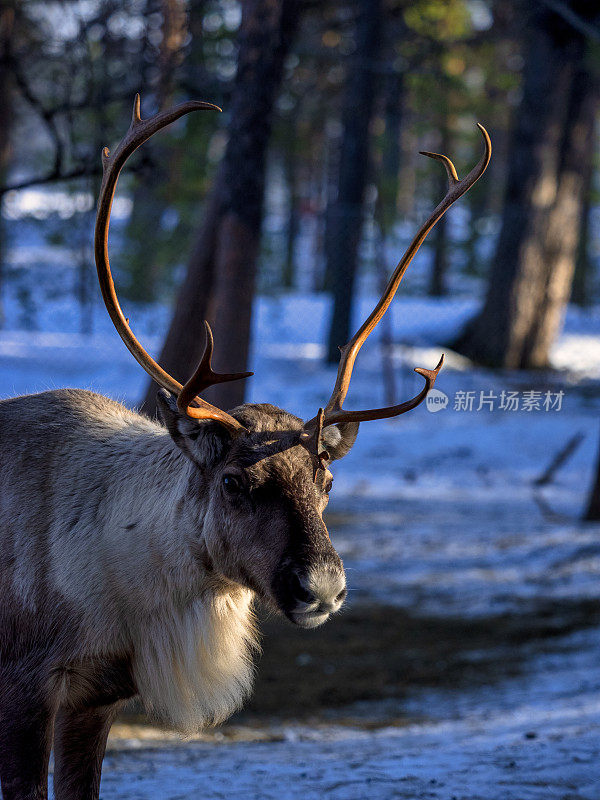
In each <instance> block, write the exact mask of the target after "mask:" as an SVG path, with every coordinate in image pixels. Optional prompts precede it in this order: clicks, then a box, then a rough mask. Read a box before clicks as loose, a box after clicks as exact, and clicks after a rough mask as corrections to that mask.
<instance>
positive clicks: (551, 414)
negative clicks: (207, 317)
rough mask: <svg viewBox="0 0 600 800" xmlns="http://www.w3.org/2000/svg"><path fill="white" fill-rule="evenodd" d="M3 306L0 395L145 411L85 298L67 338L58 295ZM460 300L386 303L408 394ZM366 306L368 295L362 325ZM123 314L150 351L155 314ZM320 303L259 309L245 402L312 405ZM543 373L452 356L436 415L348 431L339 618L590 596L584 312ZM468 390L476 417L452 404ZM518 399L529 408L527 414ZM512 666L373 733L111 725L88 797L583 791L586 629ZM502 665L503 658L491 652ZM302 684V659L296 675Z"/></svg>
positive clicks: (360, 388)
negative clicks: (186, 733)
mask: <svg viewBox="0 0 600 800" xmlns="http://www.w3.org/2000/svg"><path fill="white" fill-rule="evenodd" d="M8 305H9V307H8V308H7V319H8V323H9V324H8V327H7V329H6V330H3V331H0V396H1V397H7V396H11V395H14V394H20V393H24V392H32V391H40V390H43V389H48V388H52V387H58V386H80V387H85V388H91V389H94V390H96V391H99V392H102V393H106V394H108V395H110V396H112V397H115V398H117V399H120V400H122V401H125V402H127V403H129V404H135V402H137V401H138V400H139V398H140V396H141V394H142V391H143V388H144V385H145V379H144V375H143V373H142V371H141V369H140V368H139V367H138V366H137V364H135V362H134V361H133V359H132V358H131V356H130V355H129V353H128V352H127V351H126V350H125V348H124V346H123V345H122V344H121V341H120V339H119V338H118V336H117V335H116V333H114V331H113V329H112V327H111V325H110V323H109V322H108V321H107V320H106V319H105V313H104V312H103V311H102V309H101V308H99V307H97V308H96V309H95V310H94V317H95V333H94V334H93V335H91V336H83V335H80V334H78V333H77V332H76V331H77V326H78V321H77V314H76V312H75V310H74V309H73V308H72V306H71V305H70V304H69V303H68V302H63V301H61V300H60V299H56V300H55V301H54V302H52V303H48V304H47V305H46V306H45V307H44V308H43V310H42V311H41V313H40V314H39V315H38V317H37V325H38V328H39V329H38V330H36V331H25V330H20V329H18V326H17V321H16V320H17V313H16V311H15V310H14V307H13V306H12V304H10V303H9V304H8ZM474 309H475V304H474V303H473V302H472V301H470V300H464V299H459V300H455V301H451V300H444V301H431V300H427V299H424V298H417V297H408V298H407V297H403V298H401V297H399V298H398V299H397V300H396V301H395V303H394V307H393V319H394V325H393V327H394V334H395V339H396V341H397V342H399V344H398V345H396V347H395V350H394V360H395V363H396V366H397V377H398V381H397V383H398V386H397V389H398V393H399V395H401V397H403V398H404V397H409V396H412V395H413V394H415V393H416V392H417V391H418V390H419V389H420V386H421V383H422V381H421V379H420V378H419V377H418V376H416V375H414V374H413V373H412V372H411V368H412V367H413V366H417V365H420V366H427V367H432V366H434V365H435V363H436V362H437V360H438V357H439V353H440V352H441V347H440V343H441V342H444V341H447V340H448V339H449V338H451V336H452V335H453V333H455V332H456V331H457V330H458V328H459V327H460V325H461V324H462V323H463V322H464V320H466V319H467V318H468V317H469V316H470V315H471V314H472V313H473V310H474ZM367 311H368V300H366V299H365V300H364V301H363V302H362V303H361V308H359V309H357V321H359V320H360V318H361V315H362V317H363V318H364V316H365V315H366V312H367ZM126 313H127V314H129V315H130V316H131V318H132V327H133V328H134V330H136V331H139V332H140V336H141V338H142V340H143V341H144V343H145V344H146V346H147V347H148V348H149V349H150V351H153V352H156V350H157V349H158V347H159V345H160V341H161V336H162V333H163V331H164V326H165V324H166V319H167V312H166V311H165V310H164V309H158V310H157V309H153V310H151V311H148V310H143V309H140V310H136V309H131V310H130V309H126ZM327 313H328V308H327V305H326V302H325V300H324V299H323V298H319V297H314V296H306V295H289V296H286V297H280V298H262V299H261V300H260V302H259V303H258V307H257V313H256V314H255V319H254V352H253V356H252V360H253V364H252V367H251V368H252V369H254V371H255V373H256V375H255V377H254V378H252V379H251V380H250V382H249V392H250V397H249V399H250V400H253V401H269V402H274V403H276V404H278V405H282V406H284V407H285V408H288V409H289V410H291V411H294V412H296V413H298V414H299V415H301V416H303V417H305V418H306V417H311V416H313V415H314V413H315V411H316V409H317V408H318V407H319V405H322V403H323V401H324V400H325V399H326V398H327V397H328V395H329V392H330V390H331V387H332V385H333V379H334V373H335V370H334V369H327V368H324V367H323V366H322V365H321V362H320V356H321V354H322V342H323V340H324V331H325V329H326V324H327ZM217 348H218V343H217ZM553 361H554V364H555V365H556V367H557V371H556V372H553V373H551V374H537V375H517V374H514V373H492V372H489V371H486V370H482V369H472V368H471V367H470V365H468V364H466V363H465V362H464V360H462V359H460V358H459V357H458V356H455V355H453V354H452V353H449V354H448V358H447V362H446V366H445V368H444V370H443V372H442V373H441V374H440V377H439V379H438V384H437V388H438V389H439V390H440V391H442V392H443V393H444V394H445V395H447V397H448V404H447V406H446V407H445V408H443V409H442V410H439V411H438V412H437V413H432V412H431V411H428V410H427V408H426V407H425V406H424V405H423V406H421V407H420V408H419V409H417V410H416V411H414V412H412V413H411V414H408V415H406V416H404V417H400V418H399V419H397V420H394V421H390V422H373V423H368V424H365V425H363V426H362V427H363V430H362V431H361V433H360V435H359V438H358V442H357V445H356V446H355V448H354V449H353V451H352V453H351V454H350V455H349V456H348V457H347V458H346V459H345V460H343V461H341V462H340V463H339V464H338V465H336V467H335V470H334V473H335V487H334V492H333V494H332V501H331V504H330V509H329V511H330V514H329V527H330V529H331V532H332V538H333V540H334V543H335V544H336V546H337V547H338V549H339V551H340V553H341V554H342V556H343V558H344V562H345V564H346V566H347V569H348V582H349V589H350V594H349V599H348V604H349V606H350V607H354V608H360V607H361V606H364V605H365V604H374V603H379V604H385V605H389V606H399V607H402V608H404V609H408V610H409V611H410V613H411V614H413V615H415V616H419V615H437V616H444V615H446V616H451V617H457V618H463V619H465V620H466V621H467V622H468V620H469V619H472V620H475V619H482V618H485V619H487V618H490V619H492V618H493V617H494V615H499V614H513V613H514V614H521V615H523V614H527V613H531V614H532V615H535V614H537V613H540V609H543V608H545V607H547V606H548V604H551V606H552V608H553V609H554V611H553V612H552V613H553V614H554V615H556V614H557V613H559V612H557V611H556V609H557V608H558V609H560V605H561V603H564V605H565V608H566V607H571V606H573V605H574V604H575V605H576V604H577V603H581V602H584V601H586V602H588V603H590V602H591V603H592V604H593V603H596V602H597V603H600V580H599V578H600V526H598V525H592V524H584V523H582V522H580V521H579V519H580V516H581V513H582V510H583V507H584V504H585V500H586V495H587V492H588V489H589V486H590V484H591V481H592V474H593V468H594V463H595V458H596V454H597V449H598V434H599V427H600V426H599V416H598V407H599V400H600V308H598V307H596V308H593V309H590V310H589V311H587V312H585V313H584V312H580V311H574V310H570V311H569V313H568V315H567V319H566V324H565V328H564V331H563V333H562V335H561V337H560V340H559V341H558V342H557V344H556V347H555V349H554V352H553ZM380 365H381V355H380V352H379V348H378V346H377V344H376V343H373V344H369V345H368V347H366V348H365V350H364V352H363V354H362V355H361V357H360V359H359V362H358V364H357V368H356V370H355V372H356V374H355V378H354V380H353V384H352V388H351V392H350V395H349V398H348V402H347V406H348V407H352V406H354V407H361V406H367V405H368V406H373V405H376V404H381V403H382V402H383V399H382V382H381V377H380ZM236 366H237V365H231V368H232V369H235V368H236ZM469 392H472V393H473V394H472V395H471V396H470V395H468V393H469ZM508 392H513V393H517V395H516V397H517V400H518V402H519V408H518V409H516V410H510V406H509V407H508V408H507V407H506V405H507V397H508V395H507V393H508ZM532 392H534V393H536V392H537V393H539V394H537V395H531V393H532ZM503 393H504V396H503ZM528 393H529V394H528ZM547 393H549V395H547ZM469 397H471V398H472V401H473V408H472V410H464V408H459V407H457V406H460V405H461V403H464V402H467V400H466V399H465V398H467V399H468V398H469ZM547 397H549V399H548V400H547ZM461 398H462V399H461ZM513 401H514V396H513ZM545 402H547V409H546V407H545V405H544V403H545ZM536 403H537V407H536ZM502 404H504V407H501V405H502ZM524 404H525V408H526V407H528V405H529V406H532V405H533V407H532V408H531V410H523V408H524ZM479 407H480V410H477V409H478V408H479ZM578 433H581V434H582V437H583V438H582V441H581V442H580V444H579V446H578V447H577V449H576V450H575V452H574V454H573V455H572V456H571V457H570V459H569V460H568V461H567V462H566V463H565V464H564V465H563V466H562V467H561V468H560V469H559V470H557V472H556V474H555V475H554V477H553V478H552V481H551V482H550V484H549V485H547V486H546V487H541V488H536V486H535V485H534V481H535V479H536V478H538V477H539V476H540V475H541V474H542V473H543V472H544V470H545V469H546V467H547V466H548V465H549V463H550V462H551V461H552V458H553V457H554V456H555V454H556V453H557V452H558V451H560V450H561V449H562V448H563V447H564V446H565V445H566V444H567V442H568V441H569V440H570V439H572V438H573V437H574V436H575V435H576V434H578ZM328 624H329V625H331V626H334V625H335V624H336V621H335V619H334V620H332V621H331V622H330V623H328ZM523 648H524V649H523ZM527 648H529V650H528V649H527ZM523 654H524V655H525V656H526V657H527V667H526V668H525V669H523V670H521V671H520V672H519V674H517V675H514V676H512V677H507V678H504V679H503V680H501V681H497V682H494V684H493V685H490V686H484V687H482V686H477V687H473V689H472V690H471V689H466V690H464V689H461V690H460V691H457V690H456V689H450V688H444V687H440V688H422V689H418V690H415V691H414V692H411V693H410V694H409V696H407V697H406V698H405V700H404V701H403V712H404V713H405V715H406V718H407V719H408V720H410V723H409V724H397V725H395V726H392V727H389V726H386V727H383V728H379V729H377V730H372V729H370V727H369V726H367V725H365V724H363V722H361V720H360V719H359V718H358V717H357V719H356V724H353V725H352V724H351V725H348V724H345V725H343V726H342V725H340V724H336V723H335V722H326V721H323V722H322V724H315V725H310V726H309V725H307V724H306V723H302V724H300V723H294V722H293V721H289V720H286V721H285V722H283V721H282V722H281V723H277V722H276V721H275V722H273V721H270V722H269V724H268V725H267V724H266V723H265V725H264V726H262V727H261V729H260V730H259V731H253V730H251V729H248V730H247V731H246V735H245V736H243V737H242V738H245V739H247V741H230V740H229V739H228V738H227V737H222V738H219V736H218V735H214V734H211V735H207V736H206V737H204V740H202V741H195V742H186V743H178V742H176V741H173V738H172V737H170V736H168V735H166V734H159V733H156V734H155V738H154V739H148V733H147V731H146V732H142V731H139V732H138V733H136V732H135V730H134V731H133V733H132V732H131V731H132V729H125V728H121V729H119V728H117V729H116V730H115V736H114V737H113V739H112V740H111V745H110V749H109V753H108V756H107V759H106V764H105V769H104V777H103V784H102V796H103V797H105V798H107V800H108V799H109V798H119V799H121V798H122V800H133V798H140V799H141V798H144V799H146V798H148V799H152V798H157V800H158V798H161V800H163V799H164V800H175V798H192V797H196V796H198V795H199V794H200V793H201V794H202V796H204V797H215V798H217V797H227V798H231V797H242V796H244V797H246V798H282V799H285V798H300V797H302V798H304V799H305V800H309V799H312V798H321V797H323V796H326V797H331V798H344V800H351V799H352V798H361V799H362V798H375V800H377V799H378V798H393V797H397V798H409V797H410V798H440V800H441V799H442V798H443V800H450V799H451V798H454V797H456V798H460V799H461V800H465V799H466V798H469V799H470V800H471V799H474V798H481V800H484V799H485V800H495V799H496V798H498V800H500V799H502V800H504V799H505V798H511V799H514V800H529V798H536V800H537V798H539V799H540V800H542V798H544V799H545V798H563V799H564V800H567V798H568V799H569V800H576V799H577V798H586V800H588V799H589V800H594V798H596V800H597V798H600V769H599V768H598V764H599V763H600V675H599V670H598V665H599V664H600V631H599V629H598V627H594V626H586V627H583V628H582V629H578V630H575V631H574V632H571V633H569V634H568V635H563V636H559V637H555V638H554V639H553V640H552V641H551V643H550V644H549V645H548V646H544V647H540V646H539V644H538V645H536V646H534V645H528V644H527V645H523V646H522V647H521V651H520V657H521V656H523ZM473 657H474V658H476V654H475V655H474V656H473ZM510 657H511V653H510V651H506V649H504V650H502V651H501V652H499V655H498V658H502V659H506V658H510ZM306 679H308V678H307V672H306V671H302V670H301V669H300V668H299V671H298V680H306Z"/></svg>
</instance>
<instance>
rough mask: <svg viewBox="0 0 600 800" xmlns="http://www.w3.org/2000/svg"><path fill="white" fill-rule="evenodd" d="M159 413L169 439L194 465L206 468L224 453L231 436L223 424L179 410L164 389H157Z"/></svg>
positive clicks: (174, 399)
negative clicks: (194, 417)
mask: <svg viewBox="0 0 600 800" xmlns="http://www.w3.org/2000/svg"><path fill="white" fill-rule="evenodd" d="M156 399H157V401H158V409H159V412H160V417H161V419H162V421H163V422H164V424H165V427H166V429H167V430H168V431H169V434H170V436H171V439H173V441H174V442H175V444H176V445H177V447H179V448H180V449H181V450H182V451H183V452H184V453H185V455H186V456H187V457H188V458H189V459H190V461H193V462H194V464H196V466H198V467H200V468H202V469H206V468H207V467H210V466H213V465H214V464H215V463H216V462H217V461H219V460H220V459H221V458H222V457H223V454H224V453H225V451H226V449H227V447H228V445H229V442H230V441H231V436H230V434H229V433H228V431H227V429H226V428H225V427H224V426H223V425H219V423H218V422H214V421H213V420H196V419H192V418H191V417H188V415H187V414H182V413H181V411H180V410H179V409H178V408H177V400H176V398H175V396H174V395H172V394H171V393H170V392H167V390H166V389H159V391H158V394H157V397H156Z"/></svg>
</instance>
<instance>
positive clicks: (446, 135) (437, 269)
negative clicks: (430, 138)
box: [429, 113, 452, 297]
mask: <svg viewBox="0 0 600 800" xmlns="http://www.w3.org/2000/svg"><path fill="white" fill-rule="evenodd" d="M441 131H442V137H441V138H442V141H441V144H440V153H451V152H452V146H451V142H450V128H449V124H448V114H447V113H446V114H444V117H443V119H442V120H441ZM436 167H438V170H437V172H436V175H437V180H436V181H434V186H435V200H434V207H435V205H437V203H439V198H441V197H444V196H445V194H446V192H447V191H448V178H447V176H446V171H445V170H441V169H439V164H436ZM448 262H449V259H448V214H444V216H443V217H442V218H441V219H440V220H439V222H438V223H437V225H436V226H435V235H434V239H433V264H432V269H431V281H430V283H429V294H430V295H431V296H432V297H443V296H444V295H445V294H447V290H446V274H447V272H448Z"/></svg>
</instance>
